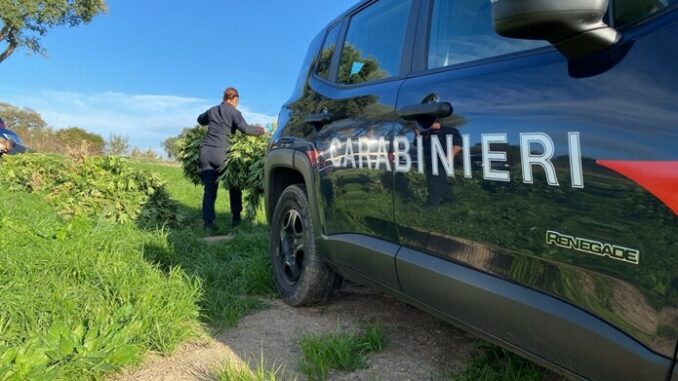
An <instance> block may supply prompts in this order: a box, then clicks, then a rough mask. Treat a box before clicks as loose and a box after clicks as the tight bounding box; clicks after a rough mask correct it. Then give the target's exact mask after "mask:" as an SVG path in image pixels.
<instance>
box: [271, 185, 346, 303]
mask: <svg viewBox="0 0 678 381" xmlns="http://www.w3.org/2000/svg"><path fill="white" fill-rule="evenodd" d="M270 255H271V262H272V267H273V277H274V278H275V284H276V287H277V288H278V291H279V292H280V296H281V297H282V299H283V300H284V301H285V303H287V304H289V305H291V306H294V307H297V306H308V305H314V304H320V303H323V302H325V301H326V300H327V298H328V297H329V295H330V293H331V292H332V289H333V288H334V285H335V284H336V282H337V279H338V276H337V275H336V274H335V273H334V271H332V269H330V268H329V267H328V266H327V264H326V263H325V262H324V261H323V260H322V258H320V256H319V255H318V252H317V250H316V246H315V231H314V226H313V221H312V219H311V213H310V210H309V205H308V198H307V197H306V189H305V188H304V186H303V185H291V186H289V187H287V188H286V189H285V190H284V191H283V192H282V195H280V198H279V199H278V203H277V205H276V207H275V212H274V213H273V220H272V226H271V248H270Z"/></svg>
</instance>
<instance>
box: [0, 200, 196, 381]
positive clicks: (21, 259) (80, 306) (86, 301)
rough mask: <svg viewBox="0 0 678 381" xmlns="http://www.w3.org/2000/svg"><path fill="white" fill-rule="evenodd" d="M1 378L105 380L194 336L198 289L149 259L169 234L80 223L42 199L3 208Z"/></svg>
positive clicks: (179, 272)
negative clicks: (147, 248)
mask: <svg viewBox="0 0 678 381" xmlns="http://www.w3.org/2000/svg"><path fill="white" fill-rule="evenodd" d="M0 230H1V231H2V232H3V234H1V235H0V263H2V271H0V305H1V306H2V308H1V309H0V380H3V381H5V380H26V379H31V380H33V379H35V380H64V379H68V380H88V379H101V378H103V376H104V375H106V374H109V373H111V372H113V371H115V370H117V369H120V368H121V367H123V366H127V365H133V364H135V363H137V362H138V361H139V360H140V356H141V354H142V353H143V352H145V351H147V350H154V351H159V352H161V353H169V352H171V351H172V350H173V349H174V348H175V347H176V346H177V345H178V344H179V343H180V342H182V341H183V340H186V339H187V338H189V337H191V336H194V335H195V334H196V333H197V325H196V320H197V317H198V307H197V302H198V300H199V298H200V295H201V291H200V288H201V287H200V282H199V281H198V280H196V279H195V278H191V277H189V276H188V275H187V274H186V273H185V272H184V271H183V270H181V269H179V268H172V269H171V270H169V271H167V272H163V271H161V270H159V269H158V268H156V267H154V266H152V265H151V264H149V263H148V262H147V261H146V260H145V258H144V251H143V248H144V247H145V246H148V245H155V246H163V245H164V246H166V245H167V235H166V233H164V232H162V231H154V232H147V231H143V230H139V229H137V228H136V227H134V226H131V225H119V224H114V223H110V222H106V221H102V220H93V219H89V218H84V217H75V218H73V219H69V220H64V219H62V218H61V217H59V215H58V214H57V212H56V211H55V210H53V209H52V208H51V207H49V206H48V205H46V204H45V202H44V200H43V199H42V197H40V195H38V194H26V193H15V192H8V193H5V194H4V195H3V202H2V203H0Z"/></svg>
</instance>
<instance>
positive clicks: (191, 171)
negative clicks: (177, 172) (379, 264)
mask: <svg viewBox="0 0 678 381" xmlns="http://www.w3.org/2000/svg"><path fill="white" fill-rule="evenodd" d="M185 131H186V133H185V135H184V137H183V139H181V141H180V142H179V143H178V144H179V156H178V157H177V158H178V159H179V162H180V163H181V167H182V169H183V171H184V176H186V178H187V179H188V180H189V181H190V182H191V183H193V185H200V184H202V181H201V180H200V174H199V172H198V170H199V169H200V144H202V141H203V140H204V139H205V135H206V134H207V127H204V126H195V127H193V128H191V129H188V130H185Z"/></svg>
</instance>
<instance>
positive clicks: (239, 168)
mask: <svg viewBox="0 0 678 381" xmlns="http://www.w3.org/2000/svg"><path fill="white" fill-rule="evenodd" d="M206 133H207V128H206V127H202V126H196V127H194V128H193V129H190V130H187V131H185V133H184V135H183V139H182V140H181V142H180V143H179V147H180V154H179V158H178V159H179V162H181V166H182V168H183V171H184V175H185V176H186V178H187V179H189V180H190V181H191V182H192V183H193V184H195V185H201V184H202V181H201V180H200V173H199V167H200V144H201V143H202V141H203V139H204V138H205V134H206ZM267 145H268V137H267V136H266V135H264V136H247V135H244V134H241V133H239V132H238V133H236V134H234V135H232V136H231V147H230V149H229V151H228V156H227V159H226V162H225V163H224V165H223V167H222V168H220V170H219V172H220V175H219V180H220V182H221V183H222V184H223V185H224V187H225V188H238V189H242V190H243V191H245V196H244V198H245V203H246V211H247V216H248V218H253V217H254V216H255V214H256V211H257V209H258V208H259V206H260V205H261V200H262V197H263V194H264V181H263V177H264V158H265V155H266V147H267Z"/></svg>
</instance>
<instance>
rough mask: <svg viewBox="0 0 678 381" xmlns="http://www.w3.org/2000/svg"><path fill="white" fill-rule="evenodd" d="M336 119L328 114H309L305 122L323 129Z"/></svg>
mask: <svg viewBox="0 0 678 381" xmlns="http://www.w3.org/2000/svg"><path fill="white" fill-rule="evenodd" d="M333 120H334V118H333V117H332V114H330V113H327V112H321V113H318V114H308V115H306V117H305V118H304V121H305V122H306V123H308V124H313V125H315V126H317V127H322V126H324V125H326V124H330V123H332V121H333Z"/></svg>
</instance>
